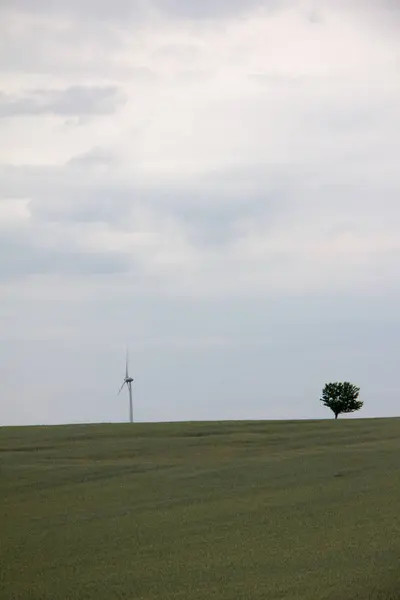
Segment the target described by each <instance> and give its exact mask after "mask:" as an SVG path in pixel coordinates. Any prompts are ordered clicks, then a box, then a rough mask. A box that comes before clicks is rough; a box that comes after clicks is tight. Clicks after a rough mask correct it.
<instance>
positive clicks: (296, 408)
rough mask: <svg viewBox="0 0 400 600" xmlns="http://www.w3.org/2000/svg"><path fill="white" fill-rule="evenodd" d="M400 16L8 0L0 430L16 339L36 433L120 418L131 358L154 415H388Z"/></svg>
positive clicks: (342, 7) (144, 413)
mask: <svg viewBox="0 0 400 600" xmlns="http://www.w3.org/2000/svg"><path fill="white" fill-rule="evenodd" d="M394 8H395V6H394V5H391V4H390V3H389V2H387V3H384V2H381V3H378V2H374V1H372V0H365V1H361V0H360V1H359V2H356V1H354V2H344V1H343V2H342V1H338V2H335V3H331V2H325V1H321V2H320V3H319V4H318V6H316V5H315V3H312V2H308V1H306V0H304V1H301V2H293V1H289V0H288V1H285V2H263V3H261V4H260V3H259V2H249V3H247V2H246V3H244V2H240V1H237V2H235V1H234V2H229V3H228V2H220V3H211V2H208V1H207V2H204V3H194V2H185V3H184V2H180V1H177V0H175V1H172V0H166V1H165V2H163V3H161V2H160V3H158V2H146V1H145V2H140V3H139V2H136V3H134V2H129V3H128V2H122V0H117V1H116V2H114V3H110V2H96V3H94V2H91V1H88V2H80V3H78V2H75V1H72V2H70V3H65V2H63V3H61V2H60V3H58V2H52V3H50V2H44V1H39V2H36V3H33V2H31V3H28V2H27V1H25V2H24V1H23V0H16V2H13V3H7V4H6V3H4V2H3V3H2V9H1V10H2V11H3V13H2V17H4V18H2V19H1V20H0V29H1V31H0V34H1V35H0V40H1V41H0V43H1V44H3V48H4V49H6V52H0V56H1V57H2V58H1V59H0V85H1V89H2V96H1V97H0V111H1V113H0V114H1V116H2V118H1V119H0V136H1V139H2V144H1V147H0V246H1V248H0V250H1V252H0V255H1V259H0V271H1V277H0V292H1V293H0V297H1V301H0V308H1V314H2V315H5V317H4V323H2V327H1V330H2V338H1V339H2V341H3V344H2V345H1V346H2V347H3V348H4V350H3V353H2V354H1V352H0V359H1V360H2V361H3V362H4V364H7V365H8V366H7V369H6V373H5V376H4V377H3V378H2V381H3V388H4V389H5V390H6V392H5V394H6V395H7V397H8V398H10V399H11V400H13V399H14V400H15V402H17V404H15V405H14V404H13V402H10V404H9V406H18V410H17V409H15V410H14V409H9V408H6V409H4V411H5V417H4V418H3V422H16V421H18V420H20V421H21V420H24V422H30V421H31V420H32V418H33V417H32V415H31V414H30V413H29V411H28V410H27V409H24V406H23V404H18V398H19V396H20V395H21V390H20V388H19V387H18V389H17V388H16V386H15V385H14V383H13V382H14V380H16V379H18V373H19V372H20V368H19V361H20V360H21V357H20V355H19V350H20V347H21V345H23V347H24V351H23V352H24V357H23V358H24V364H28V365H29V366H28V367H27V369H28V370H29V372H28V373H27V374H26V375H27V377H26V381H27V382H29V391H30V395H31V393H33V391H35V394H37V396H38V398H42V400H41V401H40V402H39V401H38V412H37V419H39V420H43V421H46V422H49V421H58V420H61V421H65V420H75V419H79V418H82V419H85V418H89V417H90V418H91V419H93V420H95V419H105V420H107V419H109V418H112V419H119V418H124V415H125V412H124V405H123V404H121V405H120V406H119V405H116V403H115V380H118V381H119V377H120V362H119V356H120V355H122V362H123V354H124V347H125V344H126V343H127V342H129V343H130V344H131V345H132V351H133V362H134V367H135V371H136V373H137V376H138V381H139V382H140V384H139V383H138V386H139V387H138V389H137V404H138V411H139V413H138V416H139V418H140V419H143V420H146V419H147V420H153V419H158V418H168V419H170V418H173V419H175V418H176V419H182V418H225V417H226V418H235V417H268V416H273V417H279V416H280V417H286V416H292V417H301V416H324V413H323V412H319V411H318V402H317V400H316V398H317V397H318V394H319V393H320V388H321V387H322V385H323V383H324V381H325V380H329V379H331V378H332V379H335V378H336V379H339V378H346V377H348V378H349V379H350V380H353V379H354V380H355V382H356V383H358V384H360V385H361V389H362V391H363V393H365V394H366V397H367V398H370V399H371V402H369V401H368V402H366V407H367V406H368V408H366V411H370V412H369V413H368V414H382V415H383V414H391V413H393V411H394V410H395V404H394V401H393V398H395V390H396V389H397V365H396V364H395V360H394V359H392V357H395V356H396V355H397V352H398V348H397V346H398V343H397V342H396V339H398V336H397V337H396V332H398V331H399V319H398V316H397V312H398V311H397V305H398V299H399V295H400V290H399V284H398V276H397V271H398V259H399V252H400V245H399V242H398V227H397V224H398V221H399V216H400V212H399V211H400V209H399V204H398V196H399V192H400V182H399V177H398V160H397V157H398V155H399V152H400V142H399V140H400V130H399V118H398V106H399V101H400V97H399V88H398V83H397V82H398V56H399V52H400V46H399V39H398V35H397V31H396V27H397V25H398V14H397V12H396V11H395V10H394ZM92 115H93V116H94V117H95V118H90V117H91V116H92ZM55 117H56V118H55ZM22 342H23V344H22ZM55 356H57V361H56V360H55V359H54V357H55ZM2 364H3V363H2ZM48 366H50V370H51V373H52V374H51V376H50V377H49V379H46V385H43V384H42V383H41V377H40V374H43V372H47V370H48ZM83 366H85V372H84V373H83V370H84V369H83ZM122 366H123V365H122ZM51 367H53V369H54V370H52V369H51ZM86 368H87V370H88V371H90V372H91V373H92V375H93V377H91V378H90V385H89V384H87V383H86V382H87V381H88V380H87V372H86ZM64 369H66V370H68V374H69V376H68V381H67V382H65V386H64V383H63V389H62V390H60V389H59V381H60V375H62V373H63V371H64ZM53 373H54V375H53ZM155 374H156V375H155ZM18 381H19V379H18ZM118 381H117V383H118ZM282 381H285V385H284V386H282ZM382 381H384V382H385V383H384V387H385V394H384V396H385V402H383V403H382V404H380V405H379V406H377V405H374V403H373V401H372V399H373V397H374V396H375V395H378V392H379V397H382V395H381V394H380V390H381V387H382V385H383V384H382ZM63 382H64V380H63ZM199 382H201V384H200V383H199ZM26 385H27V386H28V383H27V384H26ZM140 386H142V387H140ZM25 391H26V392H27V391H28V390H25ZM54 397H57V398H59V399H60V400H59V403H58V404H57V405H55V404H54V402H52V399H53V398H54ZM377 397H378V396H377ZM276 398H278V400H279V402H278V403H276V402H275V401H274V399H276ZM243 399H245V400H246V401H245V402H243ZM121 402H122V399H121ZM2 410H3V408H2ZM366 414H367V413H366ZM20 415H23V416H22V417H21V416H20ZM88 415H89V417H88Z"/></svg>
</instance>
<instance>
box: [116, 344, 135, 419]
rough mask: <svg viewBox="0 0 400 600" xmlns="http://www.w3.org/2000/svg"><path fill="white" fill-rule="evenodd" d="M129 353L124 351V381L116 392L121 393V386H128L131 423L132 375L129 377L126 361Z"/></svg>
mask: <svg viewBox="0 0 400 600" xmlns="http://www.w3.org/2000/svg"><path fill="white" fill-rule="evenodd" d="M128 359H129V355H128V350H127V351H126V364H125V378H124V381H123V383H122V385H121V387H120V388H119V392H118V394H120V393H121V391H122V388H123V387H124V385H126V386H127V388H128V392H129V421H130V422H131V423H133V405H132V383H133V379H132V377H129V372H128V362H129V360H128Z"/></svg>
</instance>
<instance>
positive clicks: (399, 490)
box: [0, 419, 400, 600]
mask: <svg viewBox="0 0 400 600" xmlns="http://www.w3.org/2000/svg"><path fill="white" fill-rule="evenodd" d="M399 467H400V419H379V420H353V419H352V420H345V419H341V420H338V421H336V422H335V421H333V420H332V421H319V422H318V421H303V422H302V421H298V422H221V423H180V424H176V423H175V424H151V425H147V424H146V425H145V424H135V425H132V426H131V425H87V426H62V427H35V428H34V427H32V428H1V429H0V494H1V495H0V501H1V505H0V519H1V522H0V526H1V529H0V536H1V538H0V578H1V579H0V598H1V599H2V600H3V599H4V600H17V599H18V600H69V599H74V600H75V599H82V600H86V599H87V600H92V599H93V600H114V599H116V600H118V599H129V600H131V599H140V600H153V599H154V600H156V599H157V600H169V599H182V600H206V599H211V600H217V599H218V600H225V599H226V600H227V599H229V600H240V599H251V600H253V599H254V600H261V599H262V600H269V599H270V600H275V599H287V600H294V599H296V600H299V599H304V600H320V599H328V598H329V599H332V600H353V599H354V600H355V599H360V600H361V599H362V600H368V599H373V600H395V599H396V600H398V599H400V470H399Z"/></svg>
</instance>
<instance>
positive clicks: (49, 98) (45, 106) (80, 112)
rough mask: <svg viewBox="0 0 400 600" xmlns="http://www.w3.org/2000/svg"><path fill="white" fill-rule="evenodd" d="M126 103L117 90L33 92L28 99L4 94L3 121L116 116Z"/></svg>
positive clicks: (82, 88)
mask: <svg viewBox="0 0 400 600" xmlns="http://www.w3.org/2000/svg"><path fill="white" fill-rule="evenodd" d="M122 99H123V96H122V93H121V92H120V90H119V88H117V87H115V86H106V87H97V86H71V87H69V88H65V89H62V90H56V89H46V90H40V89H39V90H31V91H29V92H27V93H25V94H24V95H19V96H17V95H11V94H4V93H0V117H3V118H4V117H13V116H23V115H40V114H56V115H62V116H89V115H93V114H112V113H114V112H115V111H116V109H117V107H118V104H119V103H120V102H121V100H122Z"/></svg>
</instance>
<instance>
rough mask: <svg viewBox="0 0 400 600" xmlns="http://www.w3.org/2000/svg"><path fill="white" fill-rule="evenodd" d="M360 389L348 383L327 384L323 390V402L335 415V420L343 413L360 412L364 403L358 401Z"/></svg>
mask: <svg viewBox="0 0 400 600" xmlns="http://www.w3.org/2000/svg"><path fill="white" fill-rule="evenodd" d="M359 393H360V388H359V387H357V386H356V385H353V384H352V383H349V382H348V381H344V382H343V383H340V382H337V381H336V382H335V383H327V384H325V387H324V389H323V390H322V398H320V400H321V402H323V403H324V406H327V407H328V408H330V409H331V411H332V412H333V413H334V415H335V419H337V418H338V415H340V414H341V413H351V412H355V411H356V410H360V408H362V406H363V404H364V403H363V402H361V400H358V394H359Z"/></svg>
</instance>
